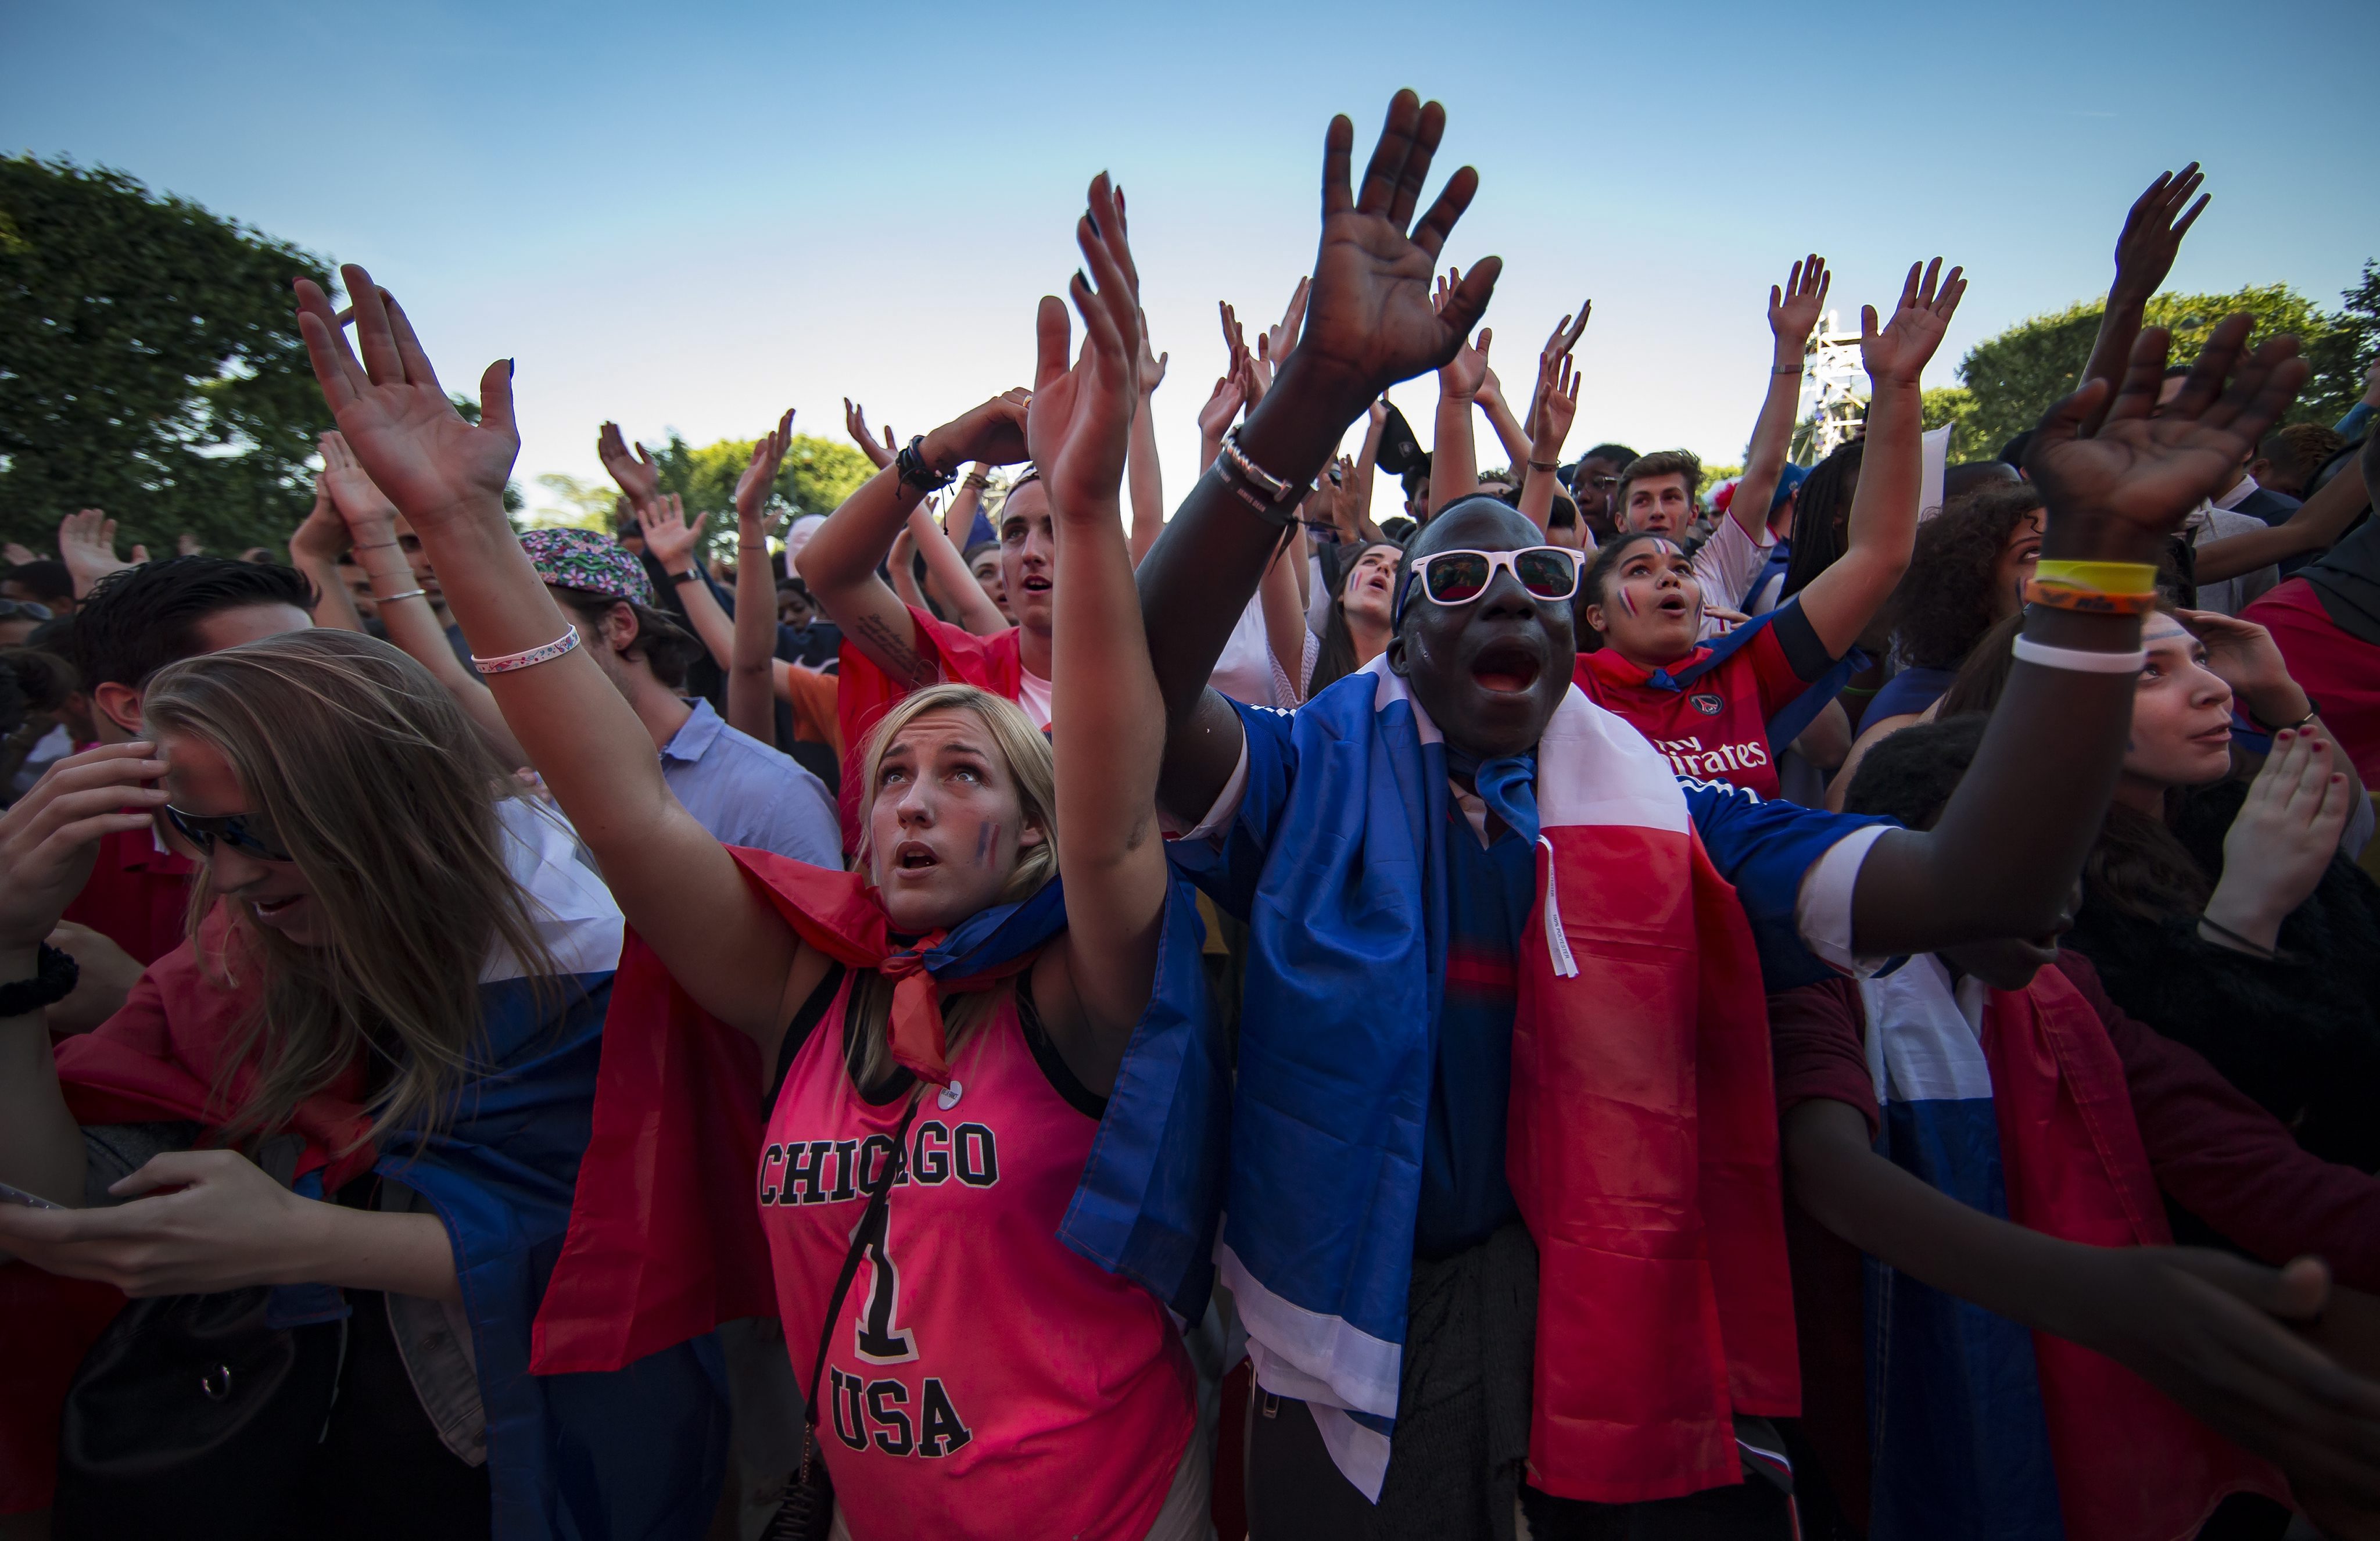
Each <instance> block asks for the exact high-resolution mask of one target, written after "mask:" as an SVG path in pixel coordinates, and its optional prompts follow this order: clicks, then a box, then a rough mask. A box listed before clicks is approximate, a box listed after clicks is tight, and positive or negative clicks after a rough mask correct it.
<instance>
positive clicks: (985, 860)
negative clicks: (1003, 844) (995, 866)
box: [975, 819, 1000, 867]
mask: <svg viewBox="0 0 2380 1541" xmlns="http://www.w3.org/2000/svg"><path fill="white" fill-rule="evenodd" d="M999 843H1000V824H999V821H998V820H997V819H985V820H984V821H983V822H982V823H980V824H977V826H976V831H975V864H976V865H977V867H990V865H991V852H992V848H993V847H994V846H996V845H998V844H999Z"/></svg>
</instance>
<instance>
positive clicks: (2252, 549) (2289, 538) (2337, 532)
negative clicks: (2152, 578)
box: [2191, 472, 2371, 583]
mask: <svg viewBox="0 0 2380 1541" xmlns="http://www.w3.org/2000/svg"><path fill="white" fill-rule="evenodd" d="M2370 501H2371V494H2370V493H2369V492H2367V491H2365V489H2364V486H2363V479H2362V478H2361V477H2359V476H2355V475H2353V474H2352V473H2350V472H2342V473H2341V474H2339V475H2338V476H2335V477H2332V478H2331V479H2329V480H2328V481H2325V482H2324V483H2323V484H2322V485H2321V486H2320V487H2318V488H2316V489H2315V490H2314V493H2313V496H2312V497H2310V498H2308V499H2306V501H2305V502H2304V503H2303V504H2300V505H2299V507H2298V509H2297V511H2296V512H2295V513H2293V514H2291V515H2290V516H2289V517H2288V518H2286V519H2284V520H2282V521H2281V522H2280V523H2279V524H2277V525H2266V526H2265V527H2264V528H2261V529H2243V530H2241V531H2240V533H2239V534H2237V535H2226V536H2223V537H2221V538H2220V539H2217V540H2204V541H2201V542H2200V543H2199V546H2198V549H2197V551H2196V552H2194V553H2192V563H2191V566H2192V571H2193V573H2194V574H2195V576H2196V578H2197V581H2198V582H2200V583H2220V582H2222V581H2223V580H2224V579H2225V578H2231V577H2238V576H2240V575H2241V574H2242V573H2253V572H2254V571H2255V570H2256V569H2257V568H2259V567H2269V566H2271V565H2272V564H2274V563H2276V562H2282V561H2286V560H2288V559H2289V558H2290V557H2292V556H2302V555H2304V554H2306V553H2307V552H2320V551H2326V550H2328V549H2329V548H2330V547H2332V546H2335V545H2337V544H2338V541H2339V538H2340V537H2341V536H2344V535H2345V534H2346V533H2347V527H2348V526H2350V525H2351V524H2353V523H2354V522H2355V516H2357V515H2359V514H2361V513H2362V512H2363V508H2364V505H2365V504H2368V503H2369V502H2370Z"/></svg>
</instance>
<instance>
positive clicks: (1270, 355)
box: [1257, 278, 1314, 372]
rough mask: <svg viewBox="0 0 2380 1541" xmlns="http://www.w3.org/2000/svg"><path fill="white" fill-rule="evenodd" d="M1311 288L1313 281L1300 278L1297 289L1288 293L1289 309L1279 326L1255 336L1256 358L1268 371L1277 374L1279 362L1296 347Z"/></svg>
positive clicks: (1279, 367)
mask: <svg viewBox="0 0 2380 1541" xmlns="http://www.w3.org/2000/svg"><path fill="white" fill-rule="evenodd" d="M1313 287H1314V280H1313V279H1311V278H1300V279H1299V280H1298V281H1297V287H1296V288H1294V289H1292V290H1291V291H1290V292H1289V309H1286V310H1283V311H1282V312H1281V324H1280V325H1278V326H1268V327H1266V328H1265V329H1264V331H1262V332H1260V333H1258V334H1257V358H1261V359H1263V360H1264V362H1265V366H1266V368H1267V369H1268V370H1271V371H1274V372H1278V371H1279V370H1280V369H1281V360H1282V359H1284V358H1288V357H1289V350H1290V349H1292V348H1293V347H1295V346H1297V334H1298V329H1299V328H1300V327H1302V326H1304V325H1305V301H1306V297H1307V296H1308V295H1309V294H1310V293H1311V292H1312V290H1313Z"/></svg>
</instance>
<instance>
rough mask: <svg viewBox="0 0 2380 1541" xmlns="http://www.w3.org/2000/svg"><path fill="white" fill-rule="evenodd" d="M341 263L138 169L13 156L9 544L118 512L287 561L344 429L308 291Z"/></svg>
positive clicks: (123, 524)
mask: <svg viewBox="0 0 2380 1541" xmlns="http://www.w3.org/2000/svg"><path fill="white" fill-rule="evenodd" d="M300 274H303V275H305V276H307V277H310V278H311V279H313V280H314V281H315V282H316V283H318V284H321V285H323V286H324V287H325V288H326V289H327V288H330V287H331V286H332V285H334V282H335V273H334V268H333V265H332V263H331V261H330V260H329V259H328V258H325V257H322V256H318V255H316V254H314V253H312V252H309V251H304V250H301V249H298V248H297V247H295V246H291V245H289V244H288V243H286V242H284V241H279V240H275V239H273V238H272V237H268V236H264V235H262V234H260V233H259V232H257V231H254V230H250V229H249V228H247V227H246V226H244V225H241V224H237V223H236V222H234V221H231V220H226V219H224V218H222V217H221V216H219V215H216V214H213V213H211V212H208V211H207V210H205V209H202V208H200V206H199V205H197V204H195V203H192V202H189V201H188V200H184V199H179V198H175V197H171V196H169V195H164V194H158V193H153V192H152V191H150V190H149V189H148V188H145V187H143V186H142V185H141V184H140V182H138V181H135V180H134V179H133V178H131V177H130V176H126V175H124V174H123V173H121V172H116V171H110V170H106V169H104V168H102V169H96V170H86V169H85V168H83V167H81V166H79V165H77V164H74V163H73V162H71V161H67V160H55V161H49V160H41V159H37V158H34V157H31V156H15V157H10V158H5V159H0V537H5V538H6V539H9V540H19V541H22V542H23V543H25V544H26V545H28V546H31V547H34V548H36V549H42V548H45V547H47V546H49V545H50V544H51V543H52V542H53V541H54V540H55V537H56V532H57V525H58V521H59V519H61V518H62V517H64V516H66V515H67V514H70V513H73V512H74V511H75V510H76V509H78V508H83V507H92V508H103V509H105V510H106V511H107V512H108V513H109V514H110V515H112V516H115V519H116V520H117V521H118V524H119V526H120V528H119V531H118V534H117V540H118V543H119V549H123V548H125V547H128V546H129V545H130V544H131V543H132V542H134V541H136V540H137V541H142V542H145V543H146V544H147V545H148V546H149V548H150V549H151V550H152V551H171V550H173V549H174V544H175V538H176V536H177V535H179V534H180V533H182V532H183V531H188V532H190V533H192V534H195V535H196V536H197V537H198V538H199V540H200V541H201V542H203V543H204V544H205V545H206V546H208V547H209V548H211V549H213V550H216V551H224V552H230V551H237V550H238V549H240V548H242V547H245V546H252V545H269V546H272V547H274V548H276V549H278V548H279V547H280V546H281V545H282V543H283V542H285V540H287V539H288V537H289V532H290V530H291V529H293V528H296V526H297V522H298V520H300V519H301V518H303V517H304V516H305V514H306V511H307V509H308V508H309V507H310V505H311V504H312V498H313V492H312V483H311V472H310V461H311V460H312V459H313V457H314V455H315V443H314V440H315V436H316V435H317V434H319V433H321V432H322V431H323V430H325V429H327V428H329V427H331V426H332V420H331V414H330V409H329V408H328V407H327V406H324V405H323V402H322V392H321V390H320V389H318V388H317V387H316V385H315V383H314V376H313V371H312V370H311V369H310V368H309V367H308V365H307V362H306V349H305V345H304V344H303V343H302V342H300V341H299V339H298V335H297V322H296V320H295V316H294V312H293V309H292V301H291V299H290V294H289V285H290V281H291V280H292V279H293V278H296V277H297V276H298V275H300Z"/></svg>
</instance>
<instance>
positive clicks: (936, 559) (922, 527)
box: [909, 508, 1008, 637]
mask: <svg viewBox="0 0 2380 1541" xmlns="http://www.w3.org/2000/svg"><path fill="white" fill-rule="evenodd" d="M909 539H910V540H912V541H913V542H914V543H915V544H916V545H917V550H919V551H920V552H924V553H925V557H926V580H927V585H928V587H929V589H930V590H931V591H932V592H934V593H936V594H939V595H941V598H942V604H943V607H944V608H945V609H947V610H950V611H952V612H954V613H953V615H952V616H951V619H952V620H953V621H956V622H957V623H958V624H959V625H963V626H965V627H966V629H967V630H968V631H969V632H970V633H972V634H974V635H975V636H977V637H997V636H999V635H1000V634H1001V633H1002V632H1003V631H1006V630H1007V629H1008V617H1006V616H1005V615H1002V613H1000V607H999V606H998V605H996V604H994V603H992V602H991V597H990V595H988V594H986V593H985V592H984V591H983V585H982V584H979V583H977V582H976V580H975V575H974V574H973V573H971V572H968V571H967V564H966V553H965V552H962V551H960V550H959V543H958V542H957V541H956V540H953V539H952V538H951V537H950V536H949V535H947V534H945V533H944V527H943V525H942V522H941V521H940V520H938V519H931V518H928V517H927V516H926V515H925V510H924V509H922V508H917V509H912V510H911V511H910V514H909Z"/></svg>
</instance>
